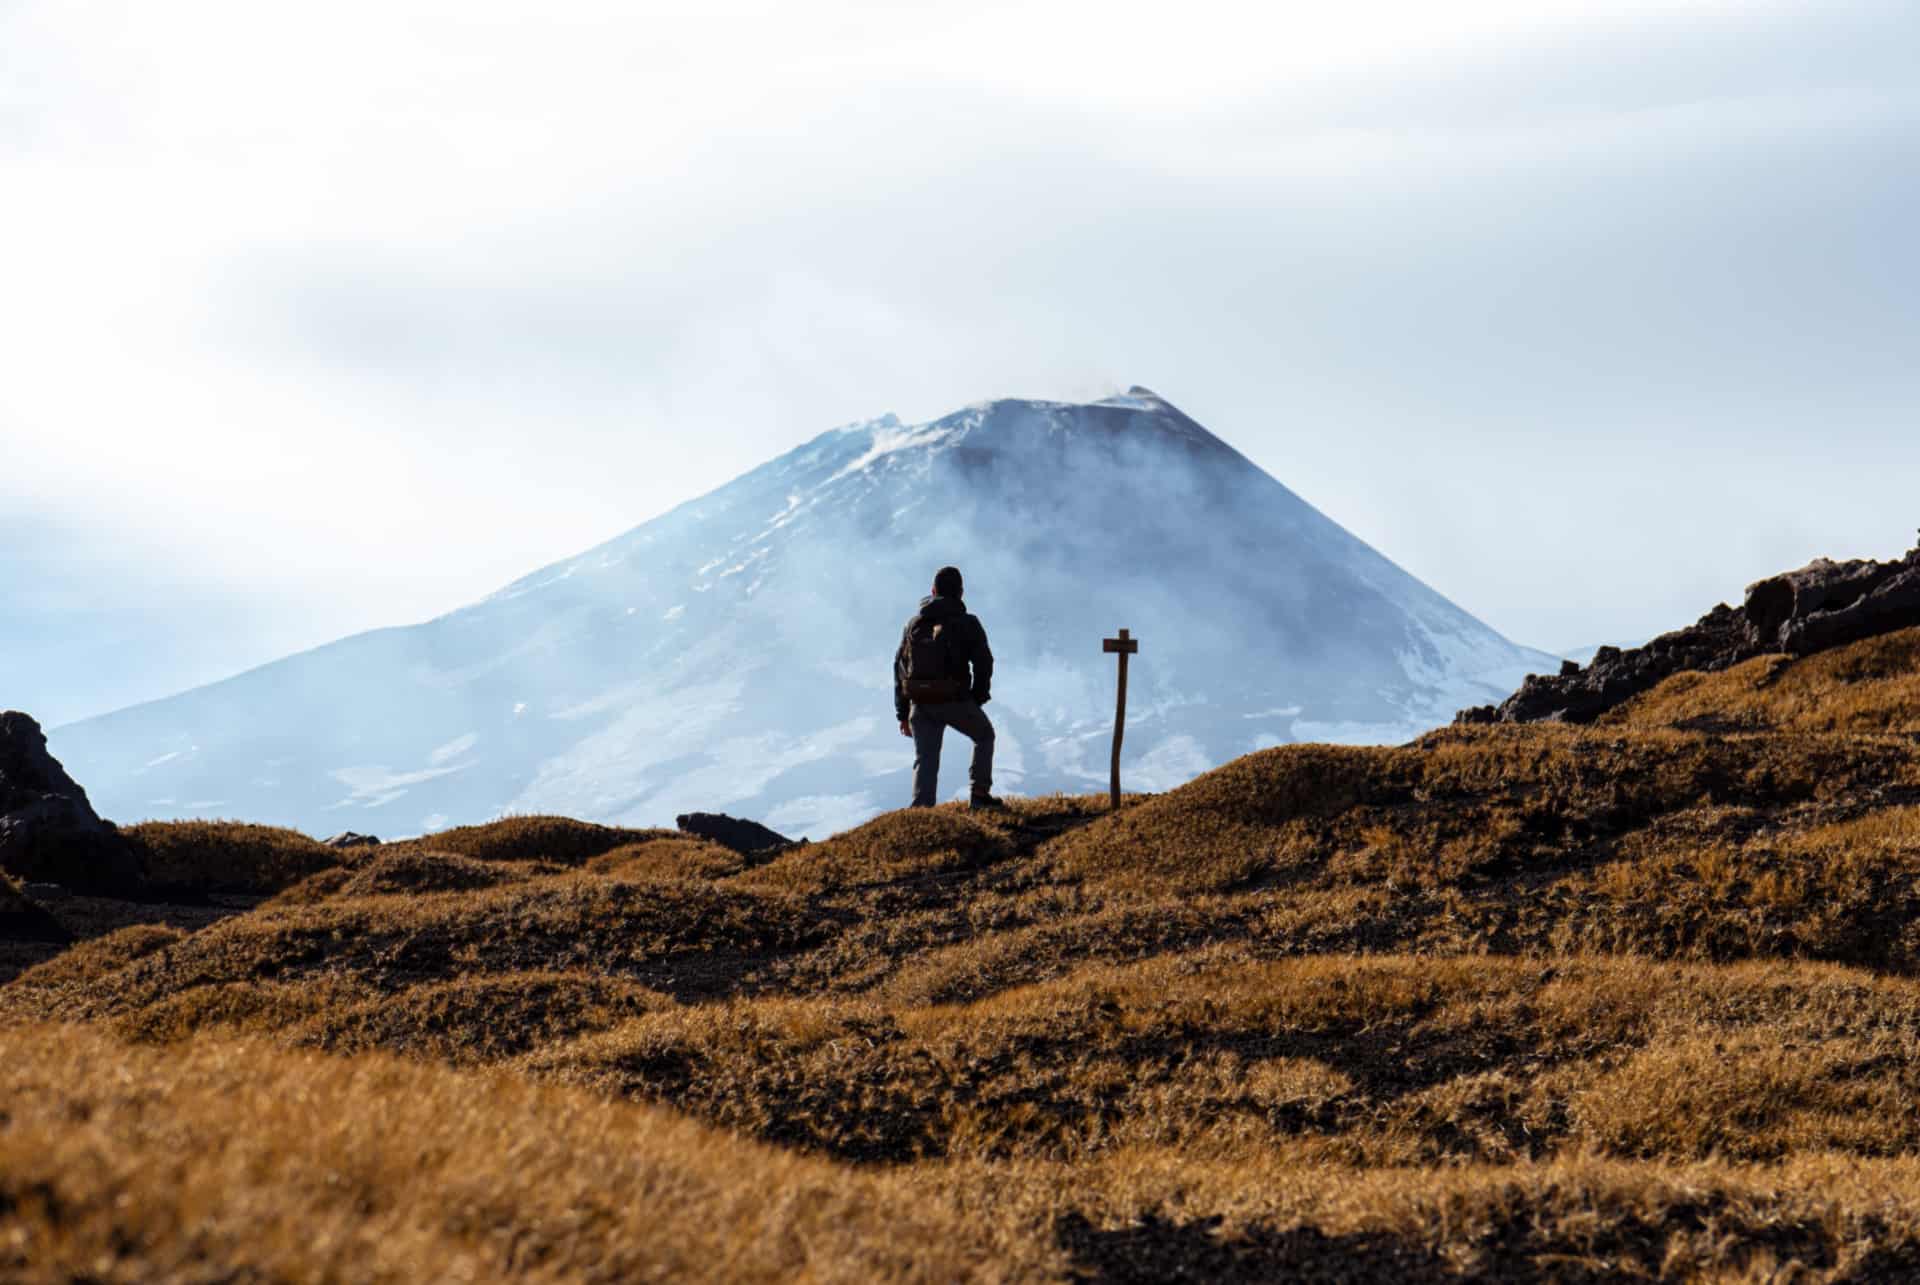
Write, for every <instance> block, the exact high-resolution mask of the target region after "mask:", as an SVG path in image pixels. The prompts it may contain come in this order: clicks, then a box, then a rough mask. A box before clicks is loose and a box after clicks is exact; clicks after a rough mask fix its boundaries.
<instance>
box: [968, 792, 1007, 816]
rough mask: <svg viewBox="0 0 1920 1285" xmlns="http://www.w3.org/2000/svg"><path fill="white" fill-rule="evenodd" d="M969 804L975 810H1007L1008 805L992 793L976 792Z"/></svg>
mask: <svg viewBox="0 0 1920 1285" xmlns="http://www.w3.org/2000/svg"><path fill="white" fill-rule="evenodd" d="M967 806H968V807H969V808H972V809H973V810H974V811H975V812H1005V811H1006V810H1007V805H1006V804H1004V803H1002V802H1001V801H1000V800H998V799H996V798H994V797H993V796H992V795H991V794H976V795H974V796H973V799H972V801H971V802H969V803H968V804H967Z"/></svg>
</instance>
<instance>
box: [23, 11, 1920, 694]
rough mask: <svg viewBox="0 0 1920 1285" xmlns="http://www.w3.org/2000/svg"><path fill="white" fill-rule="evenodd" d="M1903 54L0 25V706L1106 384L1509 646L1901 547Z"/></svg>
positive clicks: (1484, 17)
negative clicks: (996, 411) (3, 289)
mask: <svg viewBox="0 0 1920 1285" xmlns="http://www.w3.org/2000/svg"><path fill="white" fill-rule="evenodd" d="M1250 24H1252V25H1250ZM1916 45H1920V12H1916V11H1914V10H1913V9H1912V7H1911V6H1905V5H1900V4H1897V3H1882V2H1873V3H1830V4H1818V5H1815V4H1805V3H1759V2H1755V3H1741V2H1719V0H1699V2H1687V3H1653V2H1650V0H1643V2H1637V3H1629V4H1625V5H1621V4H1614V5H1608V6H1598V5H1592V4H1576V3H1544V4H1543V3H1533V4H1524V5H1523V4H1519V3H1513V2H1509V0H1480V2H1476V3H1465V4H1461V5H1455V6H1447V7H1445V8H1444V10H1437V9H1434V8H1432V7H1431V6H1423V5H1417V4H1412V3H1360V4H1355V5H1350V6H1344V7H1342V9H1341V10H1340V11H1339V12H1337V13H1326V12H1322V11H1320V10H1318V9H1310V8H1307V7H1304V6H1297V7H1288V8H1281V9H1275V10H1271V11H1268V12H1265V13H1262V14H1260V15H1258V16H1255V17H1249V16H1248V15H1247V14H1246V13H1245V11H1244V10H1243V8H1242V7H1240V6H1234V5H1224V4H1199V5H1195V6H1188V7H1186V8H1184V9H1183V10H1182V11H1181V13H1180V15H1179V19H1178V21H1177V22H1170V21H1168V20H1167V19H1166V18H1165V17H1164V15H1159V16H1150V11H1147V10H1145V9H1138V10H1135V9H1129V8H1126V7H1124V6H1121V7H1114V6H1099V7H1094V6H1091V5H1080V4H1074V5H1055V6H1040V7H1033V6H1012V5H994V4H987V5H982V6H973V7H969V8H968V9H967V10H966V11H964V12H943V13H937V14H924V13H916V12H908V11H899V10H894V9H890V8H875V7H871V6H867V5H863V4H854V3H846V4H816V5H809V6H805V7H797V6H781V5H771V4H761V5H702V6H698V7H692V6H688V7H685V8H679V7H674V6H661V5H647V6H640V7H637V8H636V7H630V6H612V5H603V4H599V3H574V4H565V5H560V6H556V7H554V8H552V9H550V10H547V11H543V13H542V16H541V17H540V19H539V20H537V21H527V20H524V19H523V18H522V17H521V16H520V15H519V14H518V13H517V12H516V11H515V10H513V9H510V8H509V7H508V6H504V5H496V4H487V3H479V4H463V5H459V6H450V5H444V4H437V3H402V4H397V5H380V6H374V5H372V4H368V3H348V4H344V5H341V6H333V7H329V8H328V9H326V10H324V11H312V12H304V13H289V12H269V11H266V10H261V9H258V8H257V7H251V6H245V5H240V4H237V3H216V2H213V0H198V2H190V3H186V4H182V5H178V6H168V7H166V8H164V9H116V8H113V7H108V6H73V5H57V4H52V3H38V2H34V0H29V2H27V3H22V4H16V5H12V6H8V7H6V8H5V9H4V11H0V158H4V163H5V165H6V167H7V171H8V173H9V175H10V177H11V179H12V182H11V183H10V184H9V187H10V192H9V198H8V201H7V202H6V203H5V204H4V206H0V273H4V275H5V278H6V279H7V280H8V281H9V282H10V289H9V291H8V292H7V294H6V296H5V297H4V298H3V299H0V343H4V344H5V346H6V350H7V351H8V353H9V357H10V361H9V372H8V377H7V379H6V380H5V381H0V441H4V444H5V446H6V454H7V467H6V468H5V469H4V470H0V604H4V605H0V674H5V675H6V677H7V682H6V685H5V687H4V688H0V706H8V707H14V706H17V707H19V708H23V709H25V710H27V711H28V712H29V713H32V714H34V715H35V716H36V717H38V718H40V719H41V720H42V722H43V723H46V724H48V725H50V726H52V725H58V724H62V723H66V722H70V721H73V720H74V719H77V718H80V717H85V716H88V715H91V714H96V713H101V712H105V711H107V710H110V709H114V708H118V707H121V706H124V705H127V704H131V703H135V702H137V701H141V700H146V699H152V698H158V697H162V696H165V695H168V694H171V693H173V692H175V691H178V690H181V689H184V688H187V687H190V686H194V685H197V684H199V683H204V682H208V681H213V680H216V679H219V678H222V677H225V676H227V675H230V674H232V673H235V672H238V671H240V670H243V669H246V668H249V667H251V666H254V665H258V664H261V663H265V662H268V661H271V660H273V659H275V658H277V657H279V656H282V655H285V654H288V653H291V652H294V651H298V650H302V649H306V648H310V647H313V646H316V645H320V644H323V643H325V642H328V641H330V640H333V639H336V638H339V637H343V636H346V635H349V634H352V633H355V632H358V631H361V630H365V629H368V628H377V627H381V626H386V625H399V624H407V623H412V622H416V621H420V620H424V619H427V618H430V617H434V616H437V615H440V614H442V613H444V612H446V611H449V610H452V609H454V608H457V607H459V606H461V605H463V604H466V603H468V602H471V601H473V600H475V599H477V598H479V597H481V596H483V595H485V594H486V593H489V592H491V591H493V590H494V589H497V588H499V587H500V586H502V585H504V584H506V583H508V582H510V581H512V580H513V579H515V578H517V577H518V576H521V575H524V574H525V573H527V572H528V571H531V570H532V569H534V568H535V567H538V566H541V565H544V564H546V563H549V562H552V561H555V560H557V559H560V558H564V557H566V556H568V555H570V554H573V553H577V552H579V551H580V550H582V549H585V548H588V547H590V546H592V545H595V544H597V543H600V542H602V541H604V540H607V539H610V538H612V537H613V536H615V535H617V534H619V533H620V532H622V531H625V530H628V529H631V528H633V527H635V526H637V525H639V524H641V523H642V522H644V521H646V520H648V519H649V518H652V517H654V516H657V515H659V514H660V513H663V512H665V511H667V510H668V509H671V508H672V507H674V506H675V505H676V504H678V503H681V502H683V501H685V500H688V499H691V498H693V497H695V496H697V495H700V494H702V493H705V492H707V491H709V490H712V489H714V488H715V487H717V486H720V485H722V484H724V483H725V482H727V481H728V480H730V479H732V478H734V477H736V476H738V475H740V474H742V473H744V472H746V471H748V470H749V469H751V468H753V467H755V466H757V465H759V464H761V463H763V462H765V461H766V460H768V459H771V458H773V457H775V456H777V455H779V454H780V453H782V452H783V451H785V450H788V449H791V448H792V447H793V446H795V445H797V444H798V443H800V442H802V441H804V440H806V439H808V438H810V437H813V436H815V435H817V434H818V433H819V432H821V431H823V430H824V429H827V428H829V427H832V426H834V425H836V424H843V423H848V422H856V421H862V420H867V419H871V418H873V417H876V416H878V415H880V414H882V413H885V412H889V411H891V412H894V413H896V414H898V415H899V416H900V417H901V418H902V419H903V420H906V421H909V422H921V421H926V420H931V419H933V418H935V417H937V416H939V415H941V414H943V413H945V412H947V411H950V410H952V409H954V408H955V407H957V406H960V405H963V404H966V403H970V402H975V401H980V400H984V399H989V398H995V397H1042V398H1053V399H1063V400H1087V399H1092V398H1097V397H1100V396H1103V395H1105V394H1107V393H1110V392H1113V391H1115V390H1117V389H1121V388H1125V387H1126V386H1128V385H1130V384H1144V385H1147V386H1149V387H1152V388H1154V389H1155V390H1157V391H1158V392H1160V393H1161V394H1162V395H1164V396H1165V397H1167V398H1168V399H1169V400H1171V401H1172V402H1174V403H1175V404H1177V405H1179V406H1180V407H1181V408H1182V409H1183V410H1185V411H1186V412H1187V413H1188V414H1190V415H1192V416H1193V417H1194V418H1195V419H1196V420H1198V421H1199V422H1200V423H1202V424H1204V425H1205V426H1206V427H1207V428H1208V429H1210V430H1211V431H1213V432H1214V433H1216V434H1218V435H1219V436H1220V437H1222V438H1223V439H1225V440H1226V441H1228V442H1230V443H1232V444H1233V445H1234V446H1235V447H1236V448H1237V449H1239V450H1240V451H1241V452H1243V453H1244V454H1245V455H1246V456H1247V457H1248V458H1249V459H1251V460H1252V461H1253V462H1254V463H1255V464H1257V465H1259V466H1260V467H1261V468H1263V469H1264V470H1266V471H1267V472H1268V473H1270V474H1271V475H1272V476H1274V477H1275V478H1277V479H1278V480H1279V481H1280V482H1282V483H1284V484H1285V485H1286V486H1287V487H1289V488H1291V489H1292V490H1294V491H1295V492H1297V493H1298V494H1299V495H1301V496H1302V497H1303V498H1305V499H1306V500H1307V501H1308V502H1310V503H1311V504H1313V505H1315V506H1316V507H1318V508H1319V509H1320V510H1321V511H1322V512H1324V513H1325V514H1327V516H1328V517H1330V518H1331V519H1333V520H1334V521H1335V522H1338V523H1339V524H1341V525H1342V526H1344V527H1346V528H1347V529H1348V530H1350V531H1351V532H1353V533H1354V534H1355V535H1357V536H1358V537H1360V538H1361V539H1362V540H1365V541H1366V542H1367V543H1369V544H1371V545H1372V546H1373V547H1375V548H1376V549H1378V550H1379V551H1380V552H1381V553H1383V554H1384V555H1385V556H1387V557H1388V558H1390V559H1392V560H1393V561H1394V562H1396V563H1398V564H1399V565H1400V566H1402V567H1403V568H1405V569H1406V570H1407V571H1408V572H1409V573H1410V574H1412V575H1414V576H1415V577H1417V578H1419V579H1420V580H1422V581H1424V582H1425V583H1427V584H1428V585H1430V586H1432V587H1433V588H1434V589H1435V590H1436V591H1438V592H1439V593H1441V594H1443V595H1445V596H1446V597H1448V598H1450V599H1451V600H1452V601H1454V602H1456V603H1458V604H1459V605H1460V606H1461V607H1462V608H1464V609H1465V610H1467V611H1469V612H1471V613H1473V614H1474V615H1476V616H1477V617H1479V618H1480V619H1481V620H1483V621H1485V622H1486V623H1487V624H1489V625H1490V626H1492V627H1493V628H1495V629H1496V630H1499V631H1500V632H1501V633H1503V634H1505V635H1506V636H1507V637H1509V638H1511V639H1512V640H1514V641H1515V642H1518V643H1522V644H1526V645H1531V646H1535V647H1540V648H1543V649H1546V650H1549V651H1562V650H1570V649H1573V648H1577V647H1582V646H1588V645H1592V644H1595V643H1600V642H1618V641H1632V640H1638V639H1641V638H1645V637H1648V636H1651V635H1653V634H1656V633H1659V632H1663V631H1665V630H1667V629H1671V628H1675V627H1678V626H1680V625H1682V624H1685V623H1688V622H1690V621H1691V620H1693V619H1694V618H1696V617H1697V616H1698V615H1699V614H1700V613H1701V612H1703V611H1705V610H1706V609H1708V608H1709V607H1711V606H1712V605H1713V604H1714V603H1715V602H1718V601H1722V600H1732V599H1736V598H1737V595H1738V593H1739V591H1740V588H1741V587H1742V586H1743V585H1744V584H1746V583H1747V582H1749V581H1751V580H1753V579H1756V578H1758V577H1759V576H1762V575H1765V574H1768V573H1770V572H1773V571H1776V570H1780V569H1782V568H1785V567H1789V566H1796V565H1799V564H1801V563H1804V562H1805V561H1807V560H1809V559H1810V558H1813V557H1815V556H1821V555H1827V556H1834V557H1881V558H1886V557H1893V556H1897V555H1898V554H1900V553H1901V552H1903V551H1904V550H1905V549H1907V548H1908V547H1910V546H1911V545H1912V542H1913V533H1914V530H1915V527H1916V526H1920V514H1917V513H1916V511H1915V506H1914V504H1913V502H1912V500H1911V495H1910V492H1911V485H1910V479H1911V478H1912V477H1913V476H1915V475H1916V471H1920V432H1916V431H1915V425H1914V423H1913V420H1914V408H1915V406H1916V405H1920V370H1916V369H1915V367H1914V364H1913V362H1912V360H1911V354H1912V352H1913V351H1915V350H1916V341H1920V304H1917V303H1916V302H1915V300H1916V298H1917V297H1920V296H1916V292H1915V289H1914V287H1915V285H1916V279H1920V270H1917V269H1920V251H1916V250H1915V249H1914V248H1913V245H1912V243H1911V237H1910V236H1909V235H1908V234H1907V229H1909V228H1910V227H1912V226H1913V225H1914V224H1915V222H1916V220H1920V166H1917V165H1916V164H1915V162H1916V160H1917V159H1920V155H1917V153H1920V77H1916V75H1915V72H1914V70H1913V67H1912V59H1911V53H1910V51H1911V50H1912V49H1913V48H1915V47H1916ZM918 588H919V586H917V585H916V586H904V587H903V589H902V596H903V599H904V598H907V597H909V596H910V595H911V594H912V593H914V592H916V591H917V590H918ZM877 645H881V646H884V645H885V640H881V642H879V643H877Z"/></svg>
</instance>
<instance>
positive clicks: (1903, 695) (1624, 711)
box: [1600, 629, 1920, 734]
mask: <svg viewBox="0 0 1920 1285" xmlns="http://www.w3.org/2000/svg"><path fill="white" fill-rule="evenodd" d="M1600 721H1601V723H1602V724H1605V725H1610V726H1618V727H1689V726H1691V727H1697V728H1699V729H1700V730H1703V731H1710V732H1760V731H1782V732H1816V733H1830V732H1845V733H1880V734H1885V733H1901V734H1911V733H1920V629H1906V630H1902V631H1900V632H1899V633H1892V634H1884V635H1882V636H1880V637H1878V638H1868V639H1865V640H1864V641H1861V642H1857V643H1853V644H1851V645H1849V646H1846V647H1836V648H1835V649H1833V650H1832V651H1826V652H1820V653H1817V654H1815V655H1812V656H1808V657H1806V658H1804V659H1801V660H1793V659H1791V658H1789V657H1786V656H1760V657H1757V658H1755V659H1753V660H1750V661H1747V662H1746V663H1745V664H1742V665H1736V666H1734V667H1733V668H1731V669H1728V670H1725V671H1724V672H1722V673H1718V674H1700V673H1692V672H1689V673H1683V674H1675V675H1674V676H1673V677H1671V678H1669V679H1667V680H1666V681H1665V682H1663V683H1661V684H1660V685H1659V686H1658V687H1655V688H1654V689H1653V690H1652V691H1649V692H1645V693H1643V694H1641V695H1640V696H1638V697H1636V698H1634V699H1633V700H1632V701H1629V702H1628V703H1626V704H1625V705H1622V706H1620V707H1619V708H1617V709H1614V710H1610V711H1608V712H1607V713H1606V714H1605V715H1604V716H1602V718H1601V720H1600Z"/></svg>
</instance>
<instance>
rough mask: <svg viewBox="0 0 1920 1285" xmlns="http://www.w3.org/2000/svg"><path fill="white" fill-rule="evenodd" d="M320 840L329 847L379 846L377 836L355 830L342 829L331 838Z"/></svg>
mask: <svg viewBox="0 0 1920 1285" xmlns="http://www.w3.org/2000/svg"><path fill="white" fill-rule="evenodd" d="M320 842H322V843H324V844H326V845H327V846H328V847H329V848H377V847H379V846H380V840H379V839H378V838H376V837H374V836H373V835H371V834H361V833H360V832H358V831H357V830H342V831H341V832H340V833H339V834H336V835H334V836H333V837H332V838H328V839H322V840H320Z"/></svg>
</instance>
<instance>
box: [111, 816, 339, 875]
mask: <svg viewBox="0 0 1920 1285" xmlns="http://www.w3.org/2000/svg"><path fill="white" fill-rule="evenodd" d="M120 833H121V835H122V836H123V837H124V838H125V839H126V841H127V843H128V845H129V846H130V847H132V848H133V850H134V852H135V853H136V854H138V856H139V858H140V860H141V862H142V864H143V865H144V866H145V869H146V876H147V879H148V881H149V882H151V883H153V884H156V885H158V886H159V887H160V888H162V889H176V890H179V891H183V892H202V893H203V892H249V893H272V892H278V891H280V890H281V889H282V888H285V887H288V886H290V885H292V884H295V883H298V882H299V881H300V880H302V879H305V878H306V877H307V876H308V875H311V874H314V873H315V872H317V871H320V870H325V869H328V868H330V867H332V866H335V865H338V864H339V861H340V854H339V853H338V852H336V851H334V850H333V849H332V848H329V847H327V846H326V845H325V844H323V843H319V842H317V841H316V840H314V839H311V838H309V837H307V836H306V835H304V834H301V833H300V832H299V831H297V830H286V829H282V828H280V827H278V826H269V825H248V824H246V823H244V822H240V821H144V822H142V823H140V824H139V825H134V826H127V827H125V828H123V829H122V830H121V831H120Z"/></svg>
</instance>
